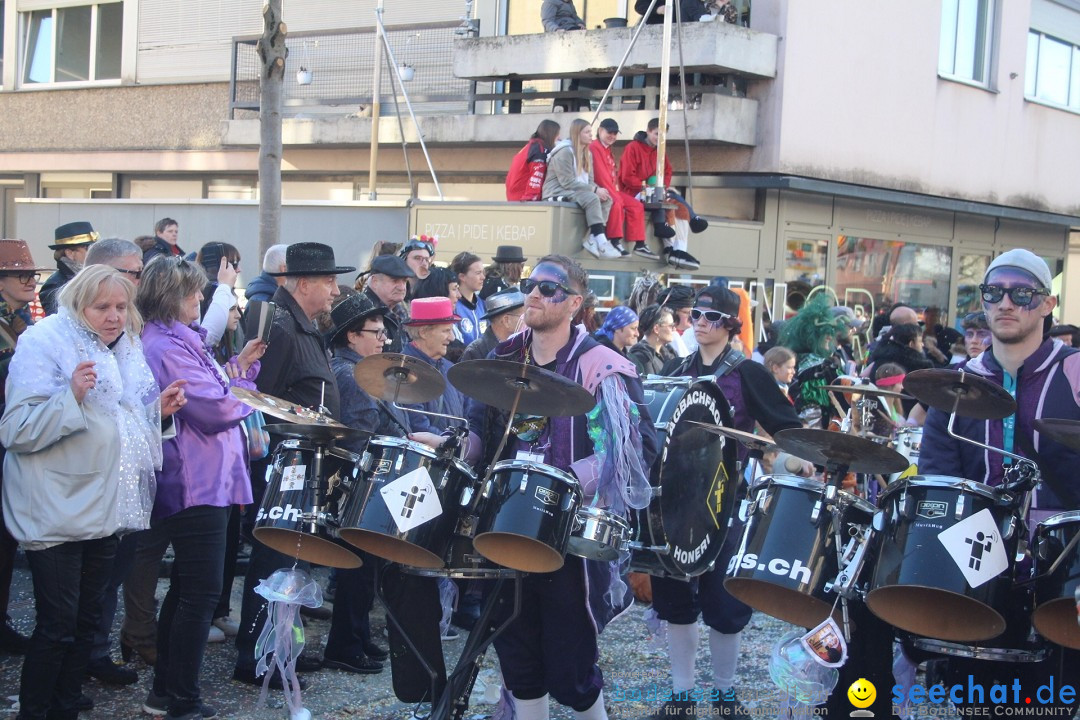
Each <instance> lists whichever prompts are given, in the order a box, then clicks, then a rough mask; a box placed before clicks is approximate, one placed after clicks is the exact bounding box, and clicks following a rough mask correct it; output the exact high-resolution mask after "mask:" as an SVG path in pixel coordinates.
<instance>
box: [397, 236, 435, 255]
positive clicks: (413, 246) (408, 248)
mask: <svg viewBox="0 0 1080 720" xmlns="http://www.w3.org/2000/svg"><path fill="white" fill-rule="evenodd" d="M413 250H427V253H428V255H435V246H434V245H432V244H431V243H426V242H424V241H422V240H410V241H409V242H407V243H405V247H403V248H401V252H402V257H405V255H408V254H409V253H411V252H412V251H413Z"/></svg>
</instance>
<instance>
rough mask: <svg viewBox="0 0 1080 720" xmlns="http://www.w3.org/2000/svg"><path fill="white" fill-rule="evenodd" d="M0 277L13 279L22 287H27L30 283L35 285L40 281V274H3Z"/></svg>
mask: <svg viewBox="0 0 1080 720" xmlns="http://www.w3.org/2000/svg"><path fill="white" fill-rule="evenodd" d="M0 277H10V278H15V279H16V280H18V281H19V282H20V283H22V284H23V285H29V284H30V283H35V284H36V283H37V281H38V280H40V279H41V273H3V274H0Z"/></svg>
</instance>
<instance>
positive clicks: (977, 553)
mask: <svg viewBox="0 0 1080 720" xmlns="http://www.w3.org/2000/svg"><path fill="white" fill-rule="evenodd" d="M1005 500H1006V496H1003V495H1002V494H1001V493H1000V492H998V491H997V490H995V489H994V488H991V487H990V486H988V485H984V484H982V483H979V482H974V481H971V480H963V479H960V478H953V477H945V476H915V477H911V478H907V479H905V480H900V481H898V482H896V483H893V484H892V485H890V486H889V488H888V489H887V490H886V491H885V492H884V493H882V495H881V499H880V502H879V506H880V508H881V515H880V517H878V518H875V530H877V531H878V535H879V537H880V540H879V548H878V555H877V561H876V563H875V565H874V576H873V580H872V582H871V586H870V593H869V595H868V596H867V598H866V604H867V605H868V606H869V608H870V610H871V611H872V612H873V613H874V614H875V615H877V616H878V617H879V618H881V619H882V620H884V621H885V622H887V623H889V624H890V625H894V626H895V627H898V628H900V629H901V630H906V631H908V632H911V633H914V634H916V635H923V636H925V637H930V638H937V639H940V640H947V641H952V642H973V641H980V640H989V639H990V638H994V637H997V636H998V635H1000V634H1001V633H1002V632H1004V631H1005V628H1006V621H1005V611H1006V608H1007V607H1008V604H1009V593H1010V592H1011V590H1012V585H1013V561H1014V556H1015V554H1016V546H1017V541H1018V539H1019V538H1020V537H1021V536H1024V535H1025V533H1026V531H1025V530H1024V527H1023V522H1022V521H1021V520H1020V519H1019V518H1018V517H1017V515H1016V512H1015V511H1014V510H1013V509H1012V508H1011V507H1009V503H1007V502H1005Z"/></svg>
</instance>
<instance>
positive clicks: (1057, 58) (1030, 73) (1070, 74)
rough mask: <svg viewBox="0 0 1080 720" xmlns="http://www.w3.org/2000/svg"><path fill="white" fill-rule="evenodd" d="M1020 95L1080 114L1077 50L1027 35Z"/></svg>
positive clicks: (1044, 37)
mask: <svg viewBox="0 0 1080 720" xmlns="http://www.w3.org/2000/svg"><path fill="white" fill-rule="evenodd" d="M1024 95H1025V96H1026V97H1028V98H1030V99H1033V100H1042V101H1043V102H1048V103H1052V104H1054V105H1061V106H1062V107H1069V108H1072V109H1074V110H1080V47H1077V46H1075V45H1072V44H1071V43H1067V42H1065V41H1063V40H1057V39H1055V38H1052V37H1050V36H1049V35H1046V34H1044V33H1041V32H1038V31H1036V30H1032V31H1030V32H1029V33H1028V46H1027V70H1026V72H1025V73H1024Z"/></svg>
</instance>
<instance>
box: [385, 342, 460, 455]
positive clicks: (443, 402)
mask: <svg viewBox="0 0 1080 720" xmlns="http://www.w3.org/2000/svg"><path fill="white" fill-rule="evenodd" d="M401 353H402V354H403V355H411V356H412V357H414V358H419V359H420V360H423V361H424V362H426V363H427V364H428V365H431V366H432V367H433V368H435V369H436V370H438V371H439V372H441V373H442V375H443V378H444V379H446V373H447V371H449V370H450V368H451V367H453V365H454V363H452V362H450V361H449V360H447V359H446V358H440V359H438V360H432V359H431V358H430V357H428V356H427V355H426V354H425V353H424V352H423V351H421V350H420V348H418V347H416V345H414V344H413V343H409V344H407V345H406V346H405V347H403V348H402V349H401ZM404 407H409V408H415V409H417V410H423V411H425V412H435V413H440V414H442V415H453V416H454V417H459V418H464V417H465V396H464V395H462V394H461V391H460V390H458V389H457V388H456V387H454V386H453V385H452V384H451V383H450V380H449V379H446V389H445V390H443V393H442V395H440V396H439V397H437V398H435V399H434V400H428V401H427V402H426V403H418V404H415V405H405V406H404ZM408 416H409V427H410V429H411V430H412V432H430V433H435V434H436V435H440V434H442V431H443V430H445V429H446V428H448V427H451V426H453V425H461V421H459V420H452V419H450V418H443V417H434V416H432V415H420V414H419V413H408Z"/></svg>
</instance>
